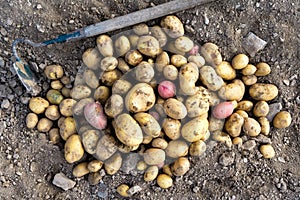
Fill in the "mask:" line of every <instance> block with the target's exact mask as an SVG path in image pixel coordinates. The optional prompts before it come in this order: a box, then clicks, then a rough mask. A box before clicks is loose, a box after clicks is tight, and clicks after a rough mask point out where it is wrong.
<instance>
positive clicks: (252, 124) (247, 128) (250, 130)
mask: <svg viewBox="0 0 300 200" xmlns="http://www.w3.org/2000/svg"><path fill="white" fill-rule="evenodd" d="M243 130H244V132H245V134H247V135H249V136H251V137H255V136H258V135H259V134H260V132H261V127H260V124H259V123H258V121H256V120H255V119H253V118H250V117H248V118H246V119H245V122H244V125H243Z"/></svg>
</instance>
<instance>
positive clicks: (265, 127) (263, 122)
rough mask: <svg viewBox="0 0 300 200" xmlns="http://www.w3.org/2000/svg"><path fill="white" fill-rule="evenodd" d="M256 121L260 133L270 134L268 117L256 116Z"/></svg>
mask: <svg viewBox="0 0 300 200" xmlns="http://www.w3.org/2000/svg"><path fill="white" fill-rule="evenodd" d="M258 122H259V124H260V126H261V133H262V134H264V135H269V134H270V122H269V120H268V118H266V117H260V118H258Z"/></svg>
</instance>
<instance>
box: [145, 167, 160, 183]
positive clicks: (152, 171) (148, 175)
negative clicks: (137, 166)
mask: <svg viewBox="0 0 300 200" xmlns="http://www.w3.org/2000/svg"><path fill="white" fill-rule="evenodd" d="M157 175H158V167H157V166H155V165H154V166H150V167H148V169H147V170H146V171H145V173H144V181H146V182H149V181H153V180H154V179H156V177H157Z"/></svg>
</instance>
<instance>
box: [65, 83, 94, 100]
mask: <svg viewBox="0 0 300 200" xmlns="http://www.w3.org/2000/svg"><path fill="white" fill-rule="evenodd" d="M91 93H92V91H91V89H90V88H89V87H87V86H85V85H76V86H75V87H73V89H72V90H71V93H70V95H71V97H72V98H73V99H78V100H80V99H85V98H88V97H89V96H90V95H91Z"/></svg>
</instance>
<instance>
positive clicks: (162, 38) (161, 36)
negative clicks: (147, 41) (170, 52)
mask: <svg viewBox="0 0 300 200" xmlns="http://www.w3.org/2000/svg"><path fill="white" fill-rule="evenodd" d="M151 35H152V36H154V37H155V38H156V39H157V40H158V42H159V46H160V47H163V46H165V45H166V43H167V40H168V38H167V36H166V34H165V33H164V31H163V30H162V29H161V28H160V27H159V26H153V27H152V28H151Z"/></svg>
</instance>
